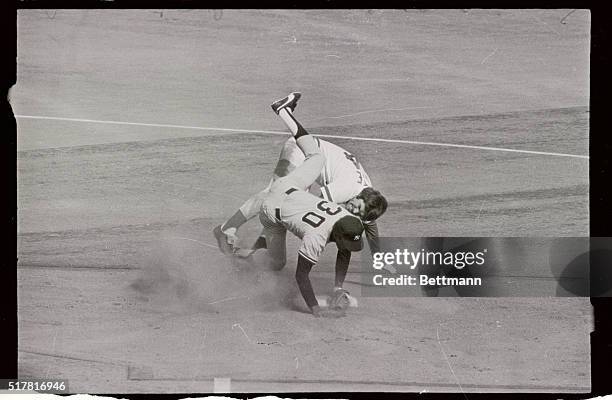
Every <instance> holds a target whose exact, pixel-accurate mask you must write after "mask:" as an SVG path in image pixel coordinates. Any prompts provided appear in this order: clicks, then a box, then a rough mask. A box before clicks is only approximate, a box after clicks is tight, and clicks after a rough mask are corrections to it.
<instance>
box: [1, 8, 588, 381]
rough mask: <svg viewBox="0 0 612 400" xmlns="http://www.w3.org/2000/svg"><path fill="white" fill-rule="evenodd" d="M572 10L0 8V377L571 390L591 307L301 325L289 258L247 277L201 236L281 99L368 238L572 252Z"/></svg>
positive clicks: (575, 183)
mask: <svg viewBox="0 0 612 400" xmlns="http://www.w3.org/2000/svg"><path fill="white" fill-rule="evenodd" d="M568 12H569V10H465V11H464V10H437V11H436V10H429V11H427V10H409V11H407V12H405V11H402V10H395V11H393V10H384V11H383V10H371V11H367V10H346V11H317V10H308V11H281V10H224V11H223V12H221V11H219V10H217V11H215V12H213V11H212V10H210V11H209V10H196V11H194V10H163V11H162V10H131V11H125V10H104V11H102V10H84V11H79V10H57V11H54V10H21V11H19V16H18V18H19V19H18V27H19V30H18V34H19V38H18V52H19V59H18V84H17V85H16V86H15V87H14V88H13V89H12V93H11V102H12V105H13V109H14V111H15V114H17V121H18V154H17V163H18V176H17V180H18V193H17V196H18V206H19V210H18V218H19V221H18V256H19V261H18V265H17V270H18V290H19V292H18V294H19V298H18V314H19V374H20V376H21V377H48V378H63V379H68V380H69V381H70V388H71V390H72V391H75V392H88V393H94V392H95V393H128V392H212V391H213V390H215V378H217V379H218V378H231V390H232V391H249V392H283V391H284V392H287V391H419V392H420V391H423V390H427V391H445V392H447V391H465V392H469V391H478V392H479V391H494V392H499V391H510V392H516V391H519V392H521V391H522V392H534V391H535V392H588V391H590V357H589V351H590V349H589V336H588V333H589V332H590V330H591V309H590V304H589V300H588V299H587V298H554V297H544V296H554V291H553V292H552V294H550V293H542V296H541V297H538V298H365V297H364V298H360V299H359V301H360V305H359V308H357V309H353V310H351V313H350V314H349V315H348V316H347V317H345V318H342V319H339V320H316V319H314V318H312V316H311V315H309V314H306V313H303V312H299V311H296V310H295V309H294V307H292V306H291V305H289V304H288V303H287V301H286V298H292V297H296V296H297V294H296V290H297V289H296V287H295V284H294V279H293V273H294V268H295V267H294V265H295V261H296V259H295V256H294V254H295V250H296V248H297V244H298V242H297V239H295V238H292V239H289V243H288V254H289V260H288V266H287V268H285V270H284V271H282V272H281V273H280V274H266V275H265V276H263V279H260V280H258V281H254V280H253V276H252V275H249V274H243V275H240V274H235V273H233V272H232V270H231V268H230V263H229V261H228V260H227V259H226V258H225V257H224V256H223V255H222V254H221V253H219V251H218V250H217V249H216V245H215V239H214V237H213V235H212V233H211V231H212V228H213V227H214V226H215V225H217V224H219V223H221V222H222V221H223V220H224V219H226V218H227V217H228V216H230V215H231V214H232V213H233V212H234V211H235V210H236V208H237V207H238V206H240V205H241V204H242V201H243V200H245V199H246V198H247V197H248V196H249V195H251V194H253V193H255V192H257V191H259V190H261V189H262V188H263V187H264V186H265V185H266V184H267V183H268V180H269V177H270V173H271V171H272V170H273V168H274V165H275V162H276V157H277V156H278V153H279V151H280V148H281V145H282V143H283V141H284V140H285V139H286V136H285V135H283V134H282V132H283V131H284V126H283V124H282V122H281V121H280V120H279V119H278V118H277V117H276V116H275V115H274V114H273V113H272V111H271V110H270V109H269V104H270V102H271V101H272V100H274V99H276V98H278V97H281V96H283V95H285V94H286V93H287V92H289V91H294V90H295V91H302V92H303V94H304V97H303V99H302V100H301V102H300V105H299V107H298V109H297V111H296V116H298V117H299V118H300V121H302V122H303V123H304V125H305V126H306V127H307V128H308V130H309V131H310V132H311V133H313V134H317V135H321V136H322V137H325V138H326V139H327V140H329V141H331V142H333V143H336V144H339V145H340V146H343V147H345V148H346V149H349V150H350V151H351V152H353V153H354V154H356V155H357V156H358V157H359V159H360V160H361V162H362V163H363V165H364V166H365V168H366V169H367V171H368V173H369V175H370V177H371V178H372V181H373V182H374V185H375V186H376V187H377V188H378V189H380V190H381V191H382V192H383V193H385V195H387V197H388V199H389V202H390V206H389V210H388V212H387V213H386V214H385V215H384V216H383V217H382V218H381V220H380V221H379V226H380V230H381V234H382V235H384V236H407V237H410V236H498V237H510V236H527V237H528V236H533V237H537V236H541V237H549V236H550V237H556V236H588V232H589V223H588V221H589V212H588V194H589V180H588V163H589V160H588V129H589V126H588V120H589V114H588V113H589V110H588V83H589V77H588V62H589V14H588V12H587V11H584V10H577V11H576V12H574V13H572V14H571V15H570V16H568V18H567V19H566V20H565V21H564V22H566V23H564V24H561V23H560V20H561V19H562V18H563V17H564V16H565V15H567V14H568ZM241 130H247V131H249V132H244V131H241ZM457 145H461V146H464V147H457ZM257 230H258V227H257V224H256V221H253V222H251V223H249V224H248V225H247V226H246V227H245V229H244V232H243V235H244V237H245V238H246V239H245V240H251V239H252V238H253V235H254V234H255V233H256V232H257ZM333 253H334V252H333V251H331V250H327V251H326V253H325V255H324V257H323V259H322V261H321V263H320V265H318V266H317V267H316V271H314V272H313V274H312V275H313V284H314V286H315V291H316V292H317V293H324V292H325V291H327V290H329V289H330V288H331V285H332V284H333V282H332V276H333V261H334V254H333ZM356 258H358V257H356ZM534 268H535V266H534ZM355 275H356V273H355V272H354V271H353V272H351V271H349V277H348V280H349V281H350V282H351V283H349V284H348V289H349V290H351V292H352V293H359V285H358V283H357V282H358V281H359V278H358V277H356V276H355ZM525 279H526V280H528V279H529V278H528V277H525ZM553 285H554V284H553ZM218 382H219V381H218ZM217 389H218V387H217Z"/></svg>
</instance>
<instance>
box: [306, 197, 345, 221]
mask: <svg viewBox="0 0 612 400" xmlns="http://www.w3.org/2000/svg"><path fill="white" fill-rule="evenodd" d="M317 208H318V209H319V210H321V211H324V212H325V214H327V215H336V214H338V213H339V212H340V211H342V209H341V208H340V206H335V207H334V205H331V203H329V202H327V201H325V200H321V201H320V202H318V203H317ZM302 221H304V222H306V223H307V224H308V225H310V226H312V227H313V228H316V227H318V226H320V225H321V224H322V223H323V222H325V217H323V216H321V215H319V214H317V213H314V212H312V211H309V212H307V213H306V214H304V216H303V217H302Z"/></svg>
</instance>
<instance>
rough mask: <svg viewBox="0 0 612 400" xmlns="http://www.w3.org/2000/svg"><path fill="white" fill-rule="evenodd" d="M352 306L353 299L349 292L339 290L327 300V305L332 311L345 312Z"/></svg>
mask: <svg viewBox="0 0 612 400" xmlns="http://www.w3.org/2000/svg"><path fill="white" fill-rule="evenodd" d="M350 304H351V299H350V295H349V292H348V290H345V289H342V288H338V289H336V290H334V293H333V294H332V295H331V296H330V297H329V298H328V299H327V305H328V307H329V309H330V310H341V311H345V310H346V309H347V308H348V307H349V305H350Z"/></svg>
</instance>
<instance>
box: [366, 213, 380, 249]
mask: <svg viewBox="0 0 612 400" xmlns="http://www.w3.org/2000/svg"><path fill="white" fill-rule="evenodd" d="M363 226H364V228H365V234H366V238H367V239H368V245H369V246H370V252H371V253H372V254H374V253H378V251H379V250H380V244H379V242H378V225H376V221H371V222H365V223H364V224H363Z"/></svg>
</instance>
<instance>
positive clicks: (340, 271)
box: [334, 249, 351, 290]
mask: <svg viewBox="0 0 612 400" xmlns="http://www.w3.org/2000/svg"><path fill="white" fill-rule="evenodd" d="M350 262H351V252H350V251H348V250H346V249H338V255H337V256H336V279H335V281H334V290H335V289H339V288H342V285H343V284H344V280H345V279H346V273H347V272H348V267H349V263H350Z"/></svg>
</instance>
